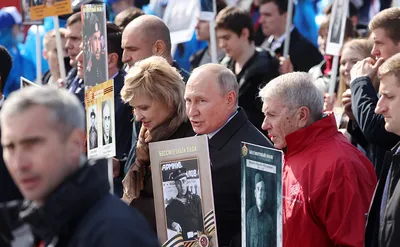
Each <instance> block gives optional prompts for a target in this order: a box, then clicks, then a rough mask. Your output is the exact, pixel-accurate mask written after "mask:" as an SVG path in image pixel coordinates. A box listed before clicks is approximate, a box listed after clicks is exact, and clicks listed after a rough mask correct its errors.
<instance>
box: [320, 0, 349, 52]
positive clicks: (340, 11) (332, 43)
mask: <svg viewBox="0 0 400 247" xmlns="http://www.w3.org/2000/svg"><path fill="white" fill-rule="evenodd" d="M348 8H349V0H335V1H334V2H333V6H332V13H331V18H330V21H329V32H328V39H327V40H328V41H327V44H326V51H325V52H326V54H329V55H333V56H339V53H340V49H341V48H342V46H343V39H344V31H345V29H346V18H347V12H348Z"/></svg>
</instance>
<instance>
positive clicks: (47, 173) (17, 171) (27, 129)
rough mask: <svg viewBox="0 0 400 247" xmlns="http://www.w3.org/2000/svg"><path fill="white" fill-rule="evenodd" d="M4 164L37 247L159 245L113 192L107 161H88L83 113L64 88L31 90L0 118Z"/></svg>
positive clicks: (7, 105)
mask: <svg viewBox="0 0 400 247" xmlns="http://www.w3.org/2000/svg"><path fill="white" fill-rule="evenodd" d="M0 123H1V129H2V131H3V132H2V134H3V135H2V137H1V143H2V146H3V149H4V160H5V163H6V165H7V168H8V170H9V171H10V174H11V176H12V177H13V179H14V181H15V182H16V184H17V185H18V187H19V189H20V190H21V192H22V194H23V196H24V198H25V202H24V204H23V205H22V208H21V212H20V213H19V217H20V218H21V220H22V221H23V222H24V223H26V224H28V225H29V226H30V228H31V229H32V232H33V234H34V237H35V240H36V243H35V246H56V247H57V246H60V247H61V246H63V247H64V246H68V247H72V246H151V247H153V246H154V247H155V246H158V241H157V238H156V237H155V236H154V234H153V233H152V232H151V230H150V228H149V226H148V225H147V223H146V222H145V220H144V218H143V217H142V216H141V215H140V214H139V213H138V212H137V211H135V210H134V209H132V208H129V207H128V206H126V205H125V204H124V203H123V202H122V201H121V200H119V199H118V198H116V197H114V196H113V195H111V194H110V193H109V182H108V175H107V165H106V162H105V161H104V160H102V161H98V162H94V161H90V162H87V161H85V158H84V155H83V148H84V139H85V113H84V110H83V107H82V105H81V103H80V102H79V101H78V100H77V99H76V97H75V96H73V95H72V94H70V93H69V92H68V91H66V90H64V89H58V90H57V89H54V88H51V87H42V88H39V87H28V88H24V89H22V90H20V91H18V92H16V93H14V94H12V95H11V96H10V97H9V98H8V100H7V101H6V102H5V104H4V106H3V109H2V111H1V113H0Z"/></svg>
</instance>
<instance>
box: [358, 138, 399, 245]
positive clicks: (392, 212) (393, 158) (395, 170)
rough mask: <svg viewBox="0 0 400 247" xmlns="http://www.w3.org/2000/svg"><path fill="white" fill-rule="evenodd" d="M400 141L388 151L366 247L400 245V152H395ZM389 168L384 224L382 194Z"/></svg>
mask: <svg viewBox="0 0 400 247" xmlns="http://www.w3.org/2000/svg"><path fill="white" fill-rule="evenodd" d="M399 147H400V142H399V143H398V144H397V145H396V146H395V147H394V148H393V149H392V150H391V151H388V152H387V153H386V156H385V160H384V162H383V168H382V173H381V176H380V178H379V181H378V185H377V186H376V189H375V193H374V196H373V198H372V203H371V207H370V210H369V213H368V218H367V226H366V229H365V247H378V246H379V247H398V246H400V207H399V205H400V184H399V183H398V181H399V179H400V154H395V152H396V150H397V149H398V148H399ZM389 169H391V170H392V172H391V177H390V178H389V179H390V181H389V187H388V194H387V195H388V196H387V203H386V209H385V213H384V215H383V219H382V224H381V223H380V222H381V220H380V210H381V203H382V196H383V192H384V188H385V183H386V180H387V179H388V178H387V175H388V173H389Z"/></svg>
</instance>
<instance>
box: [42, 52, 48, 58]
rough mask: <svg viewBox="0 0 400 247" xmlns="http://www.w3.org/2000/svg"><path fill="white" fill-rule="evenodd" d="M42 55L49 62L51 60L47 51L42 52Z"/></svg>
mask: <svg viewBox="0 0 400 247" xmlns="http://www.w3.org/2000/svg"><path fill="white" fill-rule="evenodd" d="M42 54H43V58H44V59H45V60H48V59H49V58H48V56H47V51H46V50H43V51H42Z"/></svg>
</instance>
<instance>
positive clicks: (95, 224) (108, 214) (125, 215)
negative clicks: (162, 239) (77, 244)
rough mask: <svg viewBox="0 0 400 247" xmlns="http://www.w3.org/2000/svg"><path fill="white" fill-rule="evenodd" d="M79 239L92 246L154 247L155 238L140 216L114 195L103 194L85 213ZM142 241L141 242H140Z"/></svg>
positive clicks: (155, 244) (156, 244)
mask: <svg viewBox="0 0 400 247" xmlns="http://www.w3.org/2000/svg"><path fill="white" fill-rule="evenodd" d="M85 219H86V221H85V223H86V224H84V225H82V228H81V229H80V230H81V234H82V235H81V238H83V239H89V241H88V242H89V243H92V244H94V245H93V246H122V245H119V244H128V243H129V244H134V243H136V242H137V244H138V246H158V241H157V238H156V237H155V235H154V233H153V232H152V230H151V229H150V227H149V225H148V223H147V222H146V220H145V219H144V218H143V216H142V215H141V214H140V213H139V212H138V211H137V210H136V209H134V208H130V207H129V206H128V205H126V204H125V203H124V202H122V201H121V200H120V199H118V198H117V197H115V196H113V195H111V194H109V195H106V196H104V197H103V198H102V199H101V200H100V201H99V202H98V203H96V204H95V206H94V207H93V208H92V209H91V210H90V211H89V212H88V214H87V215H86V216H85ZM140 243H142V244H140Z"/></svg>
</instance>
